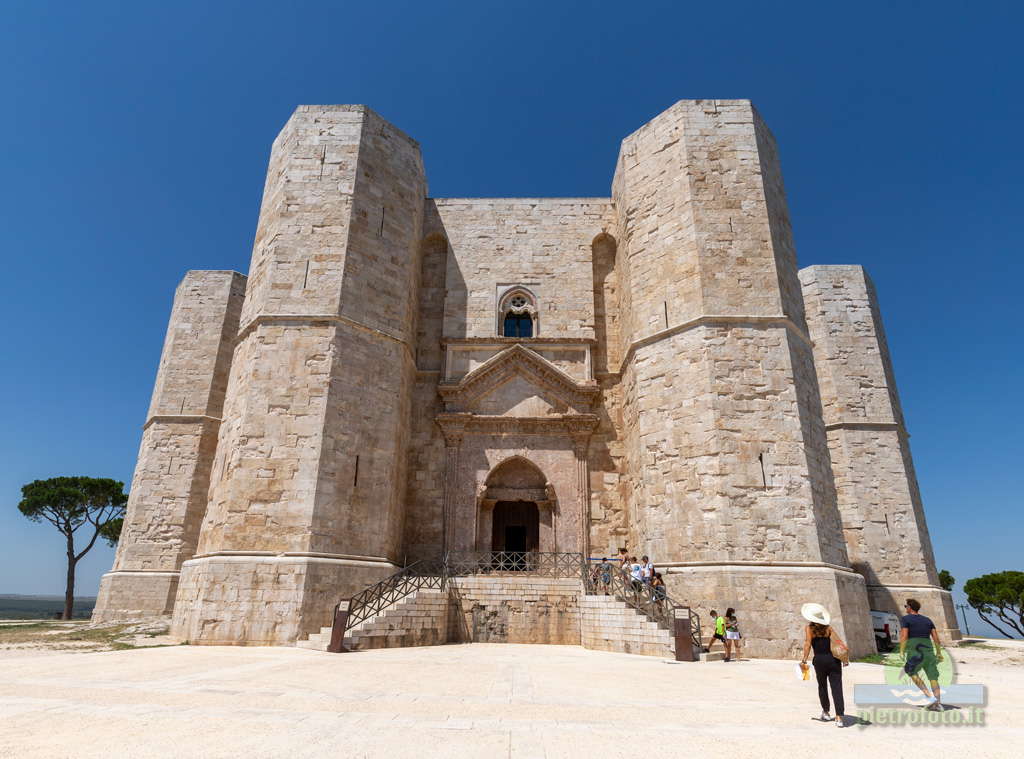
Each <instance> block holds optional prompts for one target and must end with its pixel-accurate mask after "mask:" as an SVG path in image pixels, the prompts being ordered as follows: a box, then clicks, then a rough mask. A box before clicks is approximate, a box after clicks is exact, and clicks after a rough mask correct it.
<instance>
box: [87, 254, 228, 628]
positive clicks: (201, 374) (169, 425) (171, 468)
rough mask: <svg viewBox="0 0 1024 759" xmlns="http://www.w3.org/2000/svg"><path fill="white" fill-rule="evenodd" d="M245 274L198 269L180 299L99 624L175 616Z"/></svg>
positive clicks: (206, 481) (202, 504) (99, 606)
mask: <svg viewBox="0 0 1024 759" xmlns="http://www.w3.org/2000/svg"><path fill="white" fill-rule="evenodd" d="M245 284H246V281H245V277H244V276H242V275H241V274H238V273H237V272H232V271H190V272H188V273H187V274H186V275H185V278H184V279H183V280H182V282H181V284H180V285H179V286H178V289H177V291H176V293H175V296H174V306H173V307H172V309H171V319H170V323H169V324H168V325H167V338H166V340H165V341H164V349H163V354H162V355H161V356H160V368H159V370H158V371H157V377H156V384H155V386H154V388H153V397H152V401H151V402H150V406H149V414H148V415H147V419H146V423H145V424H144V425H143V428H142V430H143V432H142V444H141V446H140V447H139V458H138V462H137V463H136V465H135V475H134V477H133V478H132V485H131V491H130V492H129V496H128V508H127V512H126V514H125V520H124V528H123V529H122V531H121V540H120V541H119V542H118V546H117V558H116V559H115V560H114V567H113V569H111V571H110V572H108V573H107V574H105V575H104V576H103V580H102V581H101V582H100V592H99V596H98V598H97V599H96V608H95V610H94V611H93V619H94V620H95V621H110V620H117V619H132V618H137V617H150V616H163V615H169V614H170V613H171V610H172V608H173V606H174V597H175V593H176V592H177V589H178V579H179V575H180V570H181V565H182V562H184V561H185V560H186V559H190V558H192V556H193V554H195V551H196V542H197V540H198V538H199V527H200V525H201V524H202V521H203V514H204V513H205V511H206V496H207V490H208V489H209V485H210V469H211V467H212V465H213V461H214V453H215V450H216V447H217V432H218V430H219V428H220V422H221V413H222V411H223V407H224V391H225V389H226V387H227V383H228V372H229V369H230V367H231V356H232V349H233V348H234V338H235V334H236V332H237V331H238V320H239V315H240V313H241V310H242V301H243V299H244V297H245Z"/></svg>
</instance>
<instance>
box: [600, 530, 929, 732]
mask: <svg viewBox="0 0 1024 759" xmlns="http://www.w3.org/2000/svg"><path fill="white" fill-rule="evenodd" d="M616 572H618V573H619V577H620V578H621V579H622V585H623V586H624V589H625V588H626V587H631V588H632V590H633V591H634V592H642V591H643V590H644V589H645V588H650V589H651V591H652V592H651V598H653V599H654V601H655V603H656V604H657V605H658V607H659V610H660V609H661V607H662V605H663V603H664V601H665V599H666V598H667V594H666V590H665V581H664V580H663V579H662V576H661V572H658V571H657V570H656V569H655V567H654V564H653V562H651V560H650V557H648V556H643V557H641V558H640V560H639V561H638V560H637V558H636V556H630V555H629V554H628V552H627V551H626V550H625V549H622V550H620V551H619V556H618V561H617V565H616V564H613V563H612V562H611V561H609V560H608V559H607V558H604V559H601V561H600V562H599V563H598V564H596V565H595V566H594V568H593V571H592V573H591V582H592V584H593V586H594V588H595V590H598V591H599V592H603V593H604V594H605V595H609V594H614V593H615V589H614V587H613V577H614V573H616ZM904 610H905V611H906V615H905V616H903V617H902V618H901V619H900V628H901V629H900V655H901V658H903V660H904V661H905V664H904V666H903V669H904V671H905V672H906V673H907V675H908V677H909V678H910V680H911V681H912V682H913V683H914V684H915V685H916V686H917V687H918V688H919V689H920V690H921V692H922V693H923V694H924V695H925V696H926V697H927V698H929V699H930V700H931V702H930V703H929V704H928V705H927V706H926V708H927V709H930V710H933V711H941V710H942V709H943V706H942V695H941V692H940V688H939V682H938V680H939V674H938V663H939V662H941V661H942V649H941V647H940V643H939V636H938V631H937V630H936V628H935V624H934V623H933V622H932V620H930V619H929V618H928V617H926V616H924V615H923V614H921V613H920V612H921V604H920V602H919V601H917V600H916V599H913V598H908V599H907V600H906V604H905V605H904ZM800 613H801V616H803V618H804V619H806V620H807V625H806V626H805V627H804V645H803V653H802V655H801V658H800V668H801V670H803V671H804V672H805V675H804V677H805V679H806V677H807V673H808V672H809V671H810V669H811V668H813V670H814V674H815V677H816V678H817V681H818V701H819V703H820V704H821V718H820V719H821V720H822V721H825V722H831V721H832V720H833V717H832V716H831V710H832V706H833V705H834V706H835V717H834V719H835V723H836V725H838V726H839V727H844V726H845V724H846V723H845V720H844V715H845V701H844V699H843V667H845V666H847V665H848V664H849V663H850V659H849V648H848V647H847V645H846V643H845V642H844V641H843V639H842V638H840V637H839V634H838V633H837V632H836V631H835V628H833V627H832V625H831V622H832V617H831V615H830V614H829V612H828V610H827V609H826V608H825V607H824V606H822V605H821V604H817V603H807V604H804V605H803V607H802V608H801V610H800ZM711 619H712V623H713V631H712V633H711V637H710V640H709V641H708V645H707V648H706V649H705V651H706V652H709V653H710V652H711V650H712V649H713V648H714V645H715V642H716V641H721V642H722V646H723V648H724V649H725V659H724V661H727V662H729V661H739V660H740V655H741V653H742V643H741V641H742V639H743V636H742V635H741V634H740V627H739V621H738V620H737V618H736V609H734V608H733V607H731V606H730V607H729V608H728V609H726V610H725V614H724V615H720V614H719V613H718V612H717V611H716V610H714V609H712V610H711ZM908 644H909V645H911V646H912V648H913V651H912V652H911V655H910V657H909V658H908V657H907V654H906V649H907V646H908ZM812 654H813V658H811V659H810V661H809V662H808V657H811V656H812ZM922 670H923V672H924V674H925V675H926V676H927V677H928V680H929V684H930V686H931V690H930V691H929V688H928V686H927V685H925V683H924V680H922V679H921V676H920V675H919V674H918V673H919V672H921V671H922ZM829 691H831V694H832V700H831V702H830V701H829Z"/></svg>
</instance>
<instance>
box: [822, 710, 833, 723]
mask: <svg viewBox="0 0 1024 759" xmlns="http://www.w3.org/2000/svg"><path fill="white" fill-rule="evenodd" d="M821 721H822V722H831V721H832V717H831V716H830V715H829V713H828V712H822V713H821Z"/></svg>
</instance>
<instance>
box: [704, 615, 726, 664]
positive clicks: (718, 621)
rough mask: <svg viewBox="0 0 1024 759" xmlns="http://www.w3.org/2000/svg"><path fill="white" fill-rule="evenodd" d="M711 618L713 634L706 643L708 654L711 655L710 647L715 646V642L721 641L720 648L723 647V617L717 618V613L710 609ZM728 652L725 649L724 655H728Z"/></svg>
mask: <svg viewBox="0 0 1024 759" xmlns="http://www.w3.org/2000/svg"><path fill="white" fill-rule="evenodd" d="M711 618H712V619H713V620H715V634H714V635H712V636H711V640H710V641H708V653H711V647H712V646H713V645H715V641H716V640H720V641H722V647H723V648H724V647H725V617H720V616H718V612H717V611H715V610H714V609H712V610H711ZM728 652H729V651H728V649H726V654H728ZM726 661H728V660H726Z"/></svg>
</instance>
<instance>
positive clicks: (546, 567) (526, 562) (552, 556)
mask: <svg viewBox="0 0 1024 759" xmlns="http://www.w3.org/2000/svg"><path fill="white" fill-rule="evenodd" d="M445 564H446V565H447V568H448V576H449V577H463V576H466V575H489V574H505V573H529V574H532V575H537V576H538V577H552V578H566V577H567V578H573V579H577V578H579V577H580V576H582V574H583V572H584V562H583V556H581V555H580V554H578V553H540V552H538V551H452V552H450V553H449V554H448V556H447V557H446V561H445Z"/></svg>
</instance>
